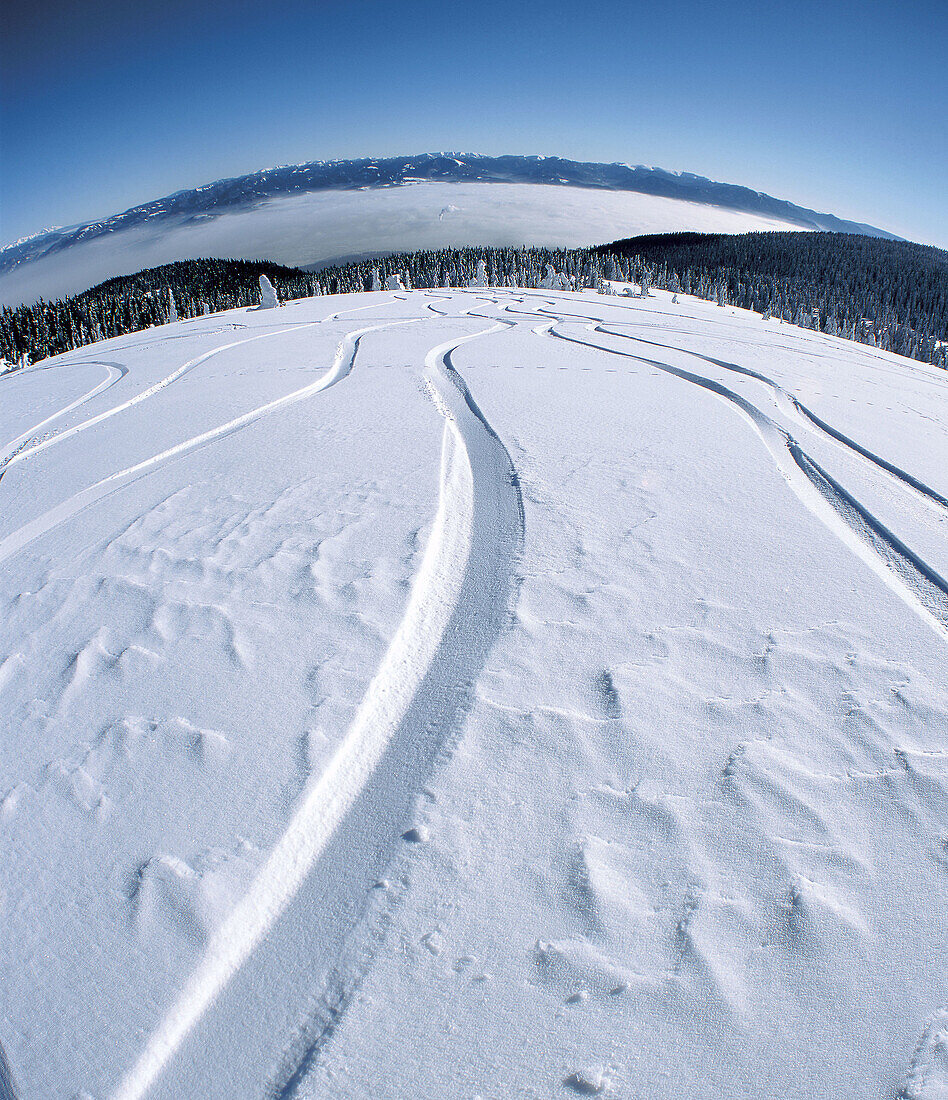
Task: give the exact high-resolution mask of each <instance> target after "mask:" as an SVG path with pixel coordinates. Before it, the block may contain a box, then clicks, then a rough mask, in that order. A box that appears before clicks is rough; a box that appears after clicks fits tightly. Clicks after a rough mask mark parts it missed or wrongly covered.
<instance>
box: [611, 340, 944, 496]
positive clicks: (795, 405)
mask: <svg viewBox="0 0 948 1100" xmlns="http://www.w3.org/2000/svg"><path fill="white" fill-rule="evenodd" d="M608 325H609V322H600V323H599V324H597V325H596V327H595V331H596V332H601V333H604V334H605V335H608V336H617V337H619V338H620V339H622V340H633V341H635V343H637V344H648V345H649V346H650V347H656V348H661V349H662V350H664V351H677V352H680V353H681V354H682V355H688V356H690V357H691V358H692V359H700V360H701V361H702V362H704V363H710V364H711V365H712V366H715V367H720V368H721V370H725V371H730V372H731V373H733V374H739V375H742V376H743V377H745V378H750V379H753V380H754V381H755V382H760V383H761V384H763V385H764V386H767V387H768V388H769V389H770V390H771V392H772V393H773V396H774V401H775V403H776V405H777V407H778V408H779V409H780V411H781V412H783V413H784V414H785V415H786V416H789V417H790V418H792V419H793V420H795V421H796V422H797V423H798V424H802V425H803V426H804V427H807V426H809V427H811V428H815V429H816V430H817V431H819V432H821V433H822V434H823V435H825V436H828V437H829V438H830V439H831V440H833V442H835V443H838V444H840V445H841V446H842V447H844V448H845V449H846V450H848V451H851V452H854V453H855V454H857V455H858V456H859V457H860V458H864V459H866V461H867V462H871V463H872V465H873V466H876V467H877V468H878V469H880V470H882V472H883V473H885V474H888V475H889V476H890V477H892V478H893V479H894V480H895V481H896V482H898V483H900V484H901V485H902V487H904V488H909V489H912V490H914V492H916V493H918V495H919V496H921V497H923V498H924V499H925V501H926V502H927V503H929V504H934V505H936V506H937V507H939V508H940V509H943V510H948V498H946V497H945V496H943V495H942V494H941V493H939V492H938V491H937V490H936V489H932V488H931V487H930V486H928V485H926V484H925V483H924V482H923V481H921V480H920V479H919V478H917V477H915V476H913V475H912V474H910V473H908V472H907V471H906V470H903V469H901V467H899V466H896V465H895V464H894V463H892V462H889V461H888V460H887V459H885V458H882V456H881V455H877V454H875V453H874V452H873V451H870V450H869V449H868V448H867V447H863V446H862V444H860V443H857V442H856V441H855V440H854V439H851V438H850V437H849V436H848V435H846V434H845V433H844V432H841V431H840V430H839V429H838V428H834V427H833V425H832V424H829V423H827V422H826V421H825V420H823V419H822V418H821V417H819V416H817V415H816V413H814V412H813V411H812V410H810V409H809V408H807V406H806V405H804V404H803V402H802V401H800V399H799V398H797V397H795V396H794V395H793V394H792V393H790V392H789V391H788V390H786V389H784V388H783V386H781V385H780V384H779V382H775V381H774V380H773V379H772V378H768V377H767V375H765V374H761V373H760V372H759V371H755V370H751V369H750V368H749V367H741V366H739V365H738V364H737V363H728V362H727V361H725V360H724V359H715V358H713V357H712V356H710V355H702V354H700V353H699V352H696V351H690V350H688V349H686V348H676V347H675V346H674V345H673V344H661V343H659V342H658V341H656V340H646V339H644V338H643V337H641V336H633V335H630V334H629V333H625V332H614V331H613V329H612V328H610V327H608Z"/></svg>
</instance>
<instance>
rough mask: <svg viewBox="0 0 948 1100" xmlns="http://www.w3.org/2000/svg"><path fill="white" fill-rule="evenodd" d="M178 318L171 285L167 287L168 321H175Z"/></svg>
mask: <svg viewBox="0 0 948 1100" xmlns="http://www.w3.org/2000/svg"><path fill="white" fill-rule="evenodd" d="M177 319H178V306H177V304H176V303H175V300H174V292H173V291H172V289H171V287H170V286H169V287H168V321H169V322H171V321H177Z"/></svg>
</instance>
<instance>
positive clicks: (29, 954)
mask: <svg viewBox="0 0 948 1100" xmlns="http://www.w3.org/2000/svg"><path fill="white" fill-rule="evenodd" d="M0 389H2V390H3V400H2V401H0V501H2V506H0V921H2V926H3V927H4V930H5V933H6V934H5V935H4V936H3V937H2V938H0V985H2V988H3V989H4V1005H3V1013H2V1015H0V1093H2V1092H3V1089H4V1088H5V1089H6V1090H7V1091H8V1092H10V1093H11V1094H15V1095H16V1097H17V1098H18V1100H31V1098H34V1097H35V1098H46V1097H59V1096H63V1097H73V1096H75V1095H87V1096H90V1097H95V1098H96V1100H106V1098H114V1100H119V1098H121V1100H130V1098H132V1097H138V1096H146V1095H147V1096H148V1097H162V1098H171V1097H174V1098H177V1100H180V1098H181V1097H191V1096H200V1097H202V1098H203V1100H213V1098H221V1100H223V1098H225V1097H226V1098H227V1100H233V1098H235V1097H236V1098H243V1097H246V1098H247V1100H250V1098H257V1097H260V1096H262V1095H267V1094H268V1093H272V1092H276V1093H277V1094H280V1090H281V1089H283V1090H284V1091H283V1093H282V1095H285V1096H294V1097H299V1098H301V1100H306V1098H313V1100H315V1098H316V1097H326V1096H332V1097H343V1098H350V1097H351V1098H353V1100H355V1098H361V1097H365V1096H372V1097H378V1098H380V1100H388V1098H391V1100H396V1098H398V1100H400V1098H404V1097H407V1096H439V1097H445V1098H446V1100H462V1098H469V1097H472V1096H476V1095H479V1096H482V1097H484V1098H487V1097H493V1096H497V1097H500V1096H521V1095H526V1096H529V1095H534V1096H549V1097H557V1096H562V1097H564V1098H568V1097H570V1096H577V1095H580V1096H581V1095H587V1096H597V1095H598V1096H610V1097H612V1096H615V1097H623V1096H629V1097H631V1096H636V1097H640V1098H647V1100H659V1098H663V1100H664V1098H666V1097H668V1096H681V1097H689V1098H695V1100H704V1098H707V1100H711V1098H714V1100H720V1098H732V1100H737V1098H743V1097H748V1096H755V1097H756V1096H780V1097H786V1098H789V1100H811V1098H812V1097H814V1096H833V1097H834V1098H840V1097H841V1098H850V1100H864V1098H866V1097H879V1098H882V1097H886V1096H892V1095H895V1094H898V1093H899V1090H901V1092H902V1094H903V1095H905V1096H906V1097H911V1098H913V1100H936V1098H938V1097H942V1096H943V1095H944V1094H945V1087H946V1081H948V1060H946V1056H945V1051H946V1039H945V1034H946V1026H945V1020H946V1015H945V1013H946V995H945V988H946V974H945V965H946V964H945V961H944V960H945V951H944V943H945V935H946V931H948V916H946V914H948V905H946V902H948V841H946V831H945V820H946V813H948V746H946V744H945V730H946V729H948V690H946V688H945V683H946V672H948V648H946V647H948V583H946V580H945V578H946V576H948V544H946V541H945V530H946V523H948V477H946V470H948V381H946V378H945V375H944V374H943V373H940V372H938V371H936V370H934V369H932V368H929V367H925V366H923V365H921V364H918V363H915V362H912V361H909V360H904V359H900V358H899V357H897V356H894V355H890V354H887V353H883V352H879V351H876V350H875V349H871V348H867V347H864V346H861V345H857V344H851V343H847V342H846V341H843V340H840V339H837V338H832V337H826V336H820V335H817V334H814V333H810V332H805V331H802V330H799V329H795V328H792V327H791V326H789V325H785V324H780V323H778V322H776V321H763V320H761V319H760V318H759V317H757V316H755V315H753V314H748V313H744V312H742V311H739V310H735V309H731V308H727V309H719V308H718V307H716V306H714V305H713V304H711V303H707V302H701V301H698V300H696V299H693V298H690V297H687V296H685V295H680V296H679V300H678V303H677V304H675V305H672V297H671V295H669V294H666V293H664V292H662V291H654V290H653V291H652V292H651V296H650V297H649V298H648V299H641V298H622V297H615V296H613V297H608V296H603V295H597V294H594V293H584V294H572V293H562V292H560V291H558V290H554V289H547V290H541V291H513V290H511V291H508V290H502V289H500V290H498V289H486V288H477V289H472V290H463V291H431V292H421V291H416V292H402V291H398V292H391V291H389V292H382V293H373V294H363V295H352V296H348V297H345V298H318V299H311V300H306V301H300V302H290V303H287V304H286V305H285V306H284V307H283V308H282V309H281V310H280V311H279V313H273V312H271V311H267V310H263V311H259V310H256V309H252V310H237V311H233V312H230V313H226V314H217V315H212V316H207V317H202V318H198V319H195V320H191V321H183V322H179V323H177V324H173V325H167V326H163V327H162V328H159V329H152V330H149V331H147V332H145V333H140V334H136V335H134V336H126V337H122V338H118V339H115V340H111V341H107V342H103V343H100V344H96V345H94V346H92V347H87V348H83V349H80V350H77V351H75V352H70V353H69V354H67V355H64V356H60V357H58V358H57V359H55V360H51V361H49V362H47V363H45V364H41V365H39V366H38V367H37V368H35V369H33V370H31V371H29V372H26V373H14V374H12V375H9V376H6V377H4V378H3V379H2V380H0ZM14 1090H15V1093H14Z"/></svg>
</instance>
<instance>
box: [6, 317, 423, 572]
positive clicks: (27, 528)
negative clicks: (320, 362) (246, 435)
mask: <svg viewBox="0 0 948 1100" xmlns="http://www.w3.org/2000/svg"><path fill="white" fill-rule="evenodd" d="M416 320H417V319H416V318H409V319H407V320H404V321H388V322H386V323H385V324H382V325H372V326H370V327H369V328H364V329H358V330H357V331H355V332H350V333H348V334H347V335H346V336H344V337H343V339H342V341H341V342H340V344H339V346H338V347H337V349H336V354H335V357H334V359H333V364H332V366H331V367H330V368H329V370H328V371H326V373H325V374H323V375H321V376H320V377H319V378H318V379H317V380H316V381H315V382H310V383H309V384H308V385H306V386H303V387H301V388H300V389H298V390H294V391H293V392H292V393H289V394H285V395H284V396H283V397H278V398H276V399H275V400H273V401H269V402H267V403H266V404H265V405H260V406H258V407H257V408H256V409H251V410H250V411H249V412H246V413H242V414H241V415H240V416H238V417H235V418H234V419H233V420H228V421H227V422H226V423H225V424H220V425H218V427H216V428H211V429H210V431H206V432H202V433H201V434H200V435H196V436H192V438H190V439H186V440H184V441H183V442H181V443H177V444H175V445H174V446H173V447H169V448H167V450H164V451H162V452H161V453H160V454H157V455H153V456H152V457H151V458H146V459H144V460H143V461H141V462H138V463H136V464H135V465H134V466H128V467H126V468H125V469H124V470H118V471H117V472H116V473H114V474H109V476H108V477H104V478H102V480H101V481H97V482H96V483H95V484H94V485H90V486H88V487H87V488H85V489H82V490H80V491H79V492H78V493H75V494H74V495H73V496H71V497H69V498H67V499H66V500H64V501H62V502H61V503H60V504H57V505H56V507H55V508H51V509H50V510H49V511H48V512H45V513H44V514H43V515H41V516H38V517H37V518H36V519H33V520H30V521H29V522H28V523H25V524H24V525H23V526H22V527H20V528H19V529H17V530H16V531H13V532H11V533H10V534H9V535H7V536H5V537H4V538H2V539H0V563H3V562H4V561H6V560H7V559H8V558H10V557H12V556H13V555H14V554H16V553H17V552H18V551H20V550H22V549H23V548H24V547H25V546H28V545H29V544H30V543H31V542H33V541H34V540H35V539H37V538H39V537H40V536H41V535H45V534H47V533H48V532H49V531H52V530H53V528H55V527H58V526H59V524H61V523H64V522H65V521H66V520H69V519H72V518H73V516H76V515H78V514H79V513H80V512H81V511H83V509H85V508H88V507H89V506H90V505H92V504H95V503H96V502H98V501H99V500H101V499H102V498H103V497H105V496H107V495H108V494H109V493H111V492H114V491H115V490H116V489H118V488H120V487H122V486H124V485H127V484H129V483H130V482H131V481H133V480H135V479H136V478H137V477H140V476H142V475H144V474H147V473H149V472H150V471H151V470H153V469H154V468H155V467H156V466H158V465H159V464H161V463H162V462H166V461H168V460H169V459H172V458H178V457H180V456H181V455H184V454H187V453H189V452H190V451H193V450H196V449H197V448H198V447H202V446H205V445H206V444H208V443H213V442H215V441H216V440H218V439H222V438H223V437H224V436H226V435H231V434H232V433H233V432H236V431H239V430H240V429H241V428H245V427H246V426H247V425H248V424H252V423H253V422H254V421H255V420H259V419H260V418H261V417H262V416H266V415H267V414H268V413H271V412H274V411H275V410H277V409H280V408H283V407H284V406H287V405H293V404H296V403H297V402H299V401H305V400H306V399H307V398H309V397H312V396H313V395H314V394H317V393H319V392H321V391H322V390H326V389H329V387H330V386H333V385H335V383H336V382H338V381H339V380H340V379H341V378H345V376H346V375H347V374H348V373H349V371H350V370H351V369H352V365H353V363H354V361H355V355H356V351H357V350H358V346H359V341H360V340H361V339H362V337H363V336H365V335H367V334H368V333H370V332H377V331H379V330H380V329H385V328H391V327H394V326H396V325H409V324H415V323H416ZM313 323H314V324H322V322H321V321H316V322H313ZM280 331H281V332H284V331H287V330H284V329H281V330H280ZM266 335H268V336H269V335H277V333H267V334H266ZM250 339H251V340H256V339H259V337H251V338H250ZM249 342H250V341H242V343H249ZM235 346H237V345H235V344H229V345H227V347H235ZM222 350H224V349H223V348H217V349H216V350H215V352H209V353H208V356H209V355H212V354H216V352H217V351H222ZM202 358H206V357H202ZM198 361H199V360H194V361H193V362H192V364H191V365H192V366H193V365H194V364H196V363H197V362H198ZM123 407H127V405H126V406H123ZM56 438H62V437H61V436H57V437H56Z"/></svg>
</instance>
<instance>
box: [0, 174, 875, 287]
mask: <svg viewBox="0 0 948 1100" xmlns="http://www.w3.org/2000/svg"><path fill="white" fill-rule="evenodd" d="M801 228H802V229H825V230H836V231H841V232H849V233H868V234H870V235H872V236H882V237H891V236H892V234H890V233H887V232H885V231H884V230H881V229H876V228H874V227H873V226H868V225H863V224H861V223H857V222H851V221H844V220H842V219H840V218H837V217H834V216H833V215H831V214H820V213H817V212H816V211H814V210H808V209H806V208H804V207H800V206H796V205H795V204H793V203H790V202H787V201H785V200H783V199H775V198H773V197H772V196H770V195H766V194H763V193H762V192H759V191H752V190H750V189H749V188H747V187H739V186H736V185H734V184H725V183H716V182H715V181H713V180H709V179H706V178H705V177H703V176H696V175H693V174H691V173H687V172H685V173H676V172H666V171H664V170H663V169H661V168H647V167H645V166H642V165H638V166H634V167H633V166H630V165H626V164H595V163H582V162H578V161H571V160H563V159H562V158H559V157H523V156H506V157H486V156H481V155H478V154H469V153H424V154H421V155H420V156H415V157H392V158H388V159H385V160H375V161H371V160H355V161H352V160H350V161H330V162H324V161H316V162H313V163H311V164H303V165H293V166H290V167H283V168H273V169H269V170H267V171H264V172H256V173H253V174H252V175H248V176H240V177H237V178H235V179H226V180H218V181H217V182H216V183H211V184H207V185H206V186H204V187H198V188H196V189H194V190H190V191H179V192H176V193H175V194H173V195H168V196H167V197H165V198H162V199H156V200H154V201H153V202H149V203H145V204H143V205H141V206H136V207H133V208H132V209H130V210H126V211H125V212H124V213H121V214H116V215H115V216H113V217H111V218H107V219H104V220H103V221H98V222H90V223H88V224H85V225H77V226H70V227H68V228H64V229H58V230H49V231H47V232H44V233H38V234H35V235H34V236H32V237H28V238H25V239H23V240H21V241H18V242H16V243H15V244H12V245H9V246H8V247H6V248H3V249H0V303H2V304H5V305H14V306H15V305H20V304H21V303H24V302H25V303H29V302H32V301H35V300H36V299H37V298H39V297H44V298H57V297H61V296H63V295H65V294H73V293H76V292H79V291H82V290H86V289H87V288H88V287H90V286H93V285H94V284H96V283H99V282H102V281H103V280H105V279H108V278H111V277H112V276H114V275H125V274H130V273H132V272H135V271H140V270H142V269H143V268H148V267H155V266H157V265H159V264H163V263H170V262H173V261H175V260H186V259H197V258H200V257H202V256H233V257H240V258H242V259H267V260H275V261H277V262H278V263H284V264H289V265H292V266H301V265H307V266H309V265H325V263H326V262H328V261H332V260H338V259H340V258H345V257H352V256H361V255H381V254H384V253H388V252H405V251H415V250H418V249H425V248H441V247H449V246H462V245H498V246H501V245H538V246H551V247H559V246H567V247H578V246H585V245H594V244H600V243H601V242H603V241H607V240H614V239H616V238H617V237H629V236H635V235H638V234H641V233H652V232H673V231H677V230H697V231H701V232H725V233H742V232H748V231H750V230H760V229H801Z"/></svg>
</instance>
